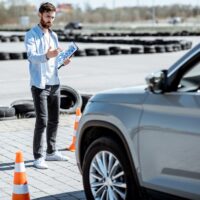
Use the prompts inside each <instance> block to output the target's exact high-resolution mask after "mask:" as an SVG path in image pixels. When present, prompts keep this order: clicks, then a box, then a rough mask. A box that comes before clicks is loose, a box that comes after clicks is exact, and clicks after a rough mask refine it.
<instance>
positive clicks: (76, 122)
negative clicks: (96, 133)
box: [68, 108, 81, 152]
mask: <svg viewBox="0 0 200 200" xmlns="http://www.w3.org/2000/svg"><path fill="white" fill-rule="evenodd" d="M80 118H81V109H80V108H77V109H76V118H75V122H74V132H73V138H72V143H71V145H70V146H69V148H68V150H69V151H73V152H74V151H75V150H76V145H75V144H76V133H77V129H78V124H79V121H80Z"/></svg>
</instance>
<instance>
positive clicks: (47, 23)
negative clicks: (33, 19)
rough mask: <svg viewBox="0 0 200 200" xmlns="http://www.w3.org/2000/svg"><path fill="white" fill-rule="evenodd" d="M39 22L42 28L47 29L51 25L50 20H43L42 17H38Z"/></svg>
mask: <svg viewBox="0 0 200 200" xmlns="http://www.w3.org/2000/svg"><path fill="white" fill-rule="evenodd" d="M40 24H41V25H42V27H43V28H46V29H49V28H50V27H51V26H52V23H51V22H45V21H44V20H43V19H42V17H41V19H40Z"/></svg>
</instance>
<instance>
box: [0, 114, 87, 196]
mask: <svg viewBox="0 0 200 200" xmlns="http://www.w3.org/2000/svg"><path fill="white" fill-rule="evenodd" d="M74 120H75V116H74V115H61V120H60V125H59V130H58V137H57V149H58V150H59V151H61V152H62V154H63V155H67V156H68V157H70V160H69V161H61V162H55V161H49V162H47V164H48V166H49V169H45V170H41V169H36V168H35V167H34V166H33V156H32V138H33V127H34V121H35V119H17V120H8V121H0V127H1V128H0V146H1V150H0V199H1V200H9V199H11V197H12V193H13V178H14V165H15V154H16V152H17V151H18V150H21V151H22V152H23V156H24V163H25V167H26V175H27V181H28V188H29V194H30V197H31V199H32V200H33V199H34V200H84V199H85V195H84V191H83V186H82V177H81V175H80V173H79V170H78V167H77V165H76V159H75V153H74V152H70V151H68V150H66V149H67V147H69V145H70V144H71V141H72V135H73V123H74ZM44 153H45V152H44Z"/></svg>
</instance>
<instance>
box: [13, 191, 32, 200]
mask: <svg viewBox="0 0 200 200" xmlns="http://www.w3.org/2000/svg"><path fill="white" fill-rule="evenodd" d="M12 200H30V195H29V193H27V194H13V195H12Z"/></svg>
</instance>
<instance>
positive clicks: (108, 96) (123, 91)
mask: <svg viewBox="0 0 200 200" xmlns="http://www.w3.org/2000/svg"><path fill="white" fill-rule="evenodd" d="M146 88H147V86H146V85H142V86H136V87H127V88H116V89H112V90H106V91H102V92H100V93H97V94H96V95H94V96H93V97H92V98H91V99H90V102H110V103H131V104H132V103H134V104H141V103H143V102H144V99H145V98H146V96H147V95H148V93H149V92H148V90H146Z"/></svg>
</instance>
